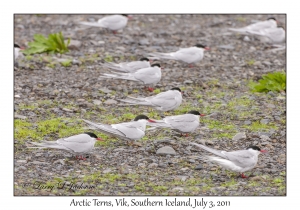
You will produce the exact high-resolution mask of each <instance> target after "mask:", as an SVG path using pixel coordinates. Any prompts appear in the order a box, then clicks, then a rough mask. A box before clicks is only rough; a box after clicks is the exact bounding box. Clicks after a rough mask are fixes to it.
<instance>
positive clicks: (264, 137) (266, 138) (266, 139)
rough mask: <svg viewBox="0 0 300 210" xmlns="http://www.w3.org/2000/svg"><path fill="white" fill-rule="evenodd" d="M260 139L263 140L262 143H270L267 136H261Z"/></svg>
mask: <svg viewBox="0 0 300 210" xmlns="http://www.w3.org/2000/svg"><path fill="white" fill-rule="evenodd" d="M260 139H261V140H263V141H270V140H271V139H270V138H269V136H266V135H261V136H260Z"/></svg>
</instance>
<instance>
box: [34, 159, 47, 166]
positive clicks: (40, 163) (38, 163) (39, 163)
mask: <svg viewBox="0 0 300 210" xmlns="http://www.w3.org/2000/svg"><path fill="white" fill-rule="evenodd" d="M32 164H35V165H43V164H46V165H49V164H50V163H46V162H40V161H36V160H35V161H32Z"/></svg>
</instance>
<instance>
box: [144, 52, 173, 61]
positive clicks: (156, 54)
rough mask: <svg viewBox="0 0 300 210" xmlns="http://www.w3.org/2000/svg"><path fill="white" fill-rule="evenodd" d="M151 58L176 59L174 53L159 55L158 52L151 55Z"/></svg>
mask: <svg viewBox="0 0 300 210" xmlns="http://www.w3.org/2000/svg"><path fill="white" fill-rule="evenodd" d="M149 55H150V56H154V57H158V58H161V59H173V60H174V59H176V58H175V57H174V56H173V53H159V52H156V53H150V54H149Z"/></svg>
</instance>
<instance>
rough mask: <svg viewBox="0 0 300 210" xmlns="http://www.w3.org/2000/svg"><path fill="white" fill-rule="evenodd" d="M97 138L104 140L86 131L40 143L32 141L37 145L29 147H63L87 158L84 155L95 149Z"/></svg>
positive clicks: (79, 157) (80, 157) (81, 157)
mask: <svg viewBox="0 0 300 210" xmlns="http://www.w3.org/2000/svg"><path fill="white" fill-rule="evenodd" d="M97 140H98V141H102V139H101V138H98V137H97V136H96V135H95V134H94V133H91V132H85V133H82V134H78V135H75V136H70V137H67V138H61V139H58V140H56V141H42V142H40V143H37V142H30V143H31V144H34V145H36V146H37V147H29V148H39V149H43V148H53V149H62V150H66V151H68V152H70V153H72V154H75V155H76V158H77V159H82V160H85V158H84V157H83V156H82V155H83V154H87V153H90V152H91V151H92V150H93V149H94V145H95V142H96V141H97ZM78 155H80V156H78Z"/></svg>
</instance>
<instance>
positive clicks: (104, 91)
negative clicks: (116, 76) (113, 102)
mask: <svg viewBox="0 0 300 210" xmlns="http://www.w3.org/2000/svg"><path fill="white" fill-rule="evenodd" d="M99 91H101V92H103V93H111V92H112V90H109V89H107V88H101V89H99Z"/></svg>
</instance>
